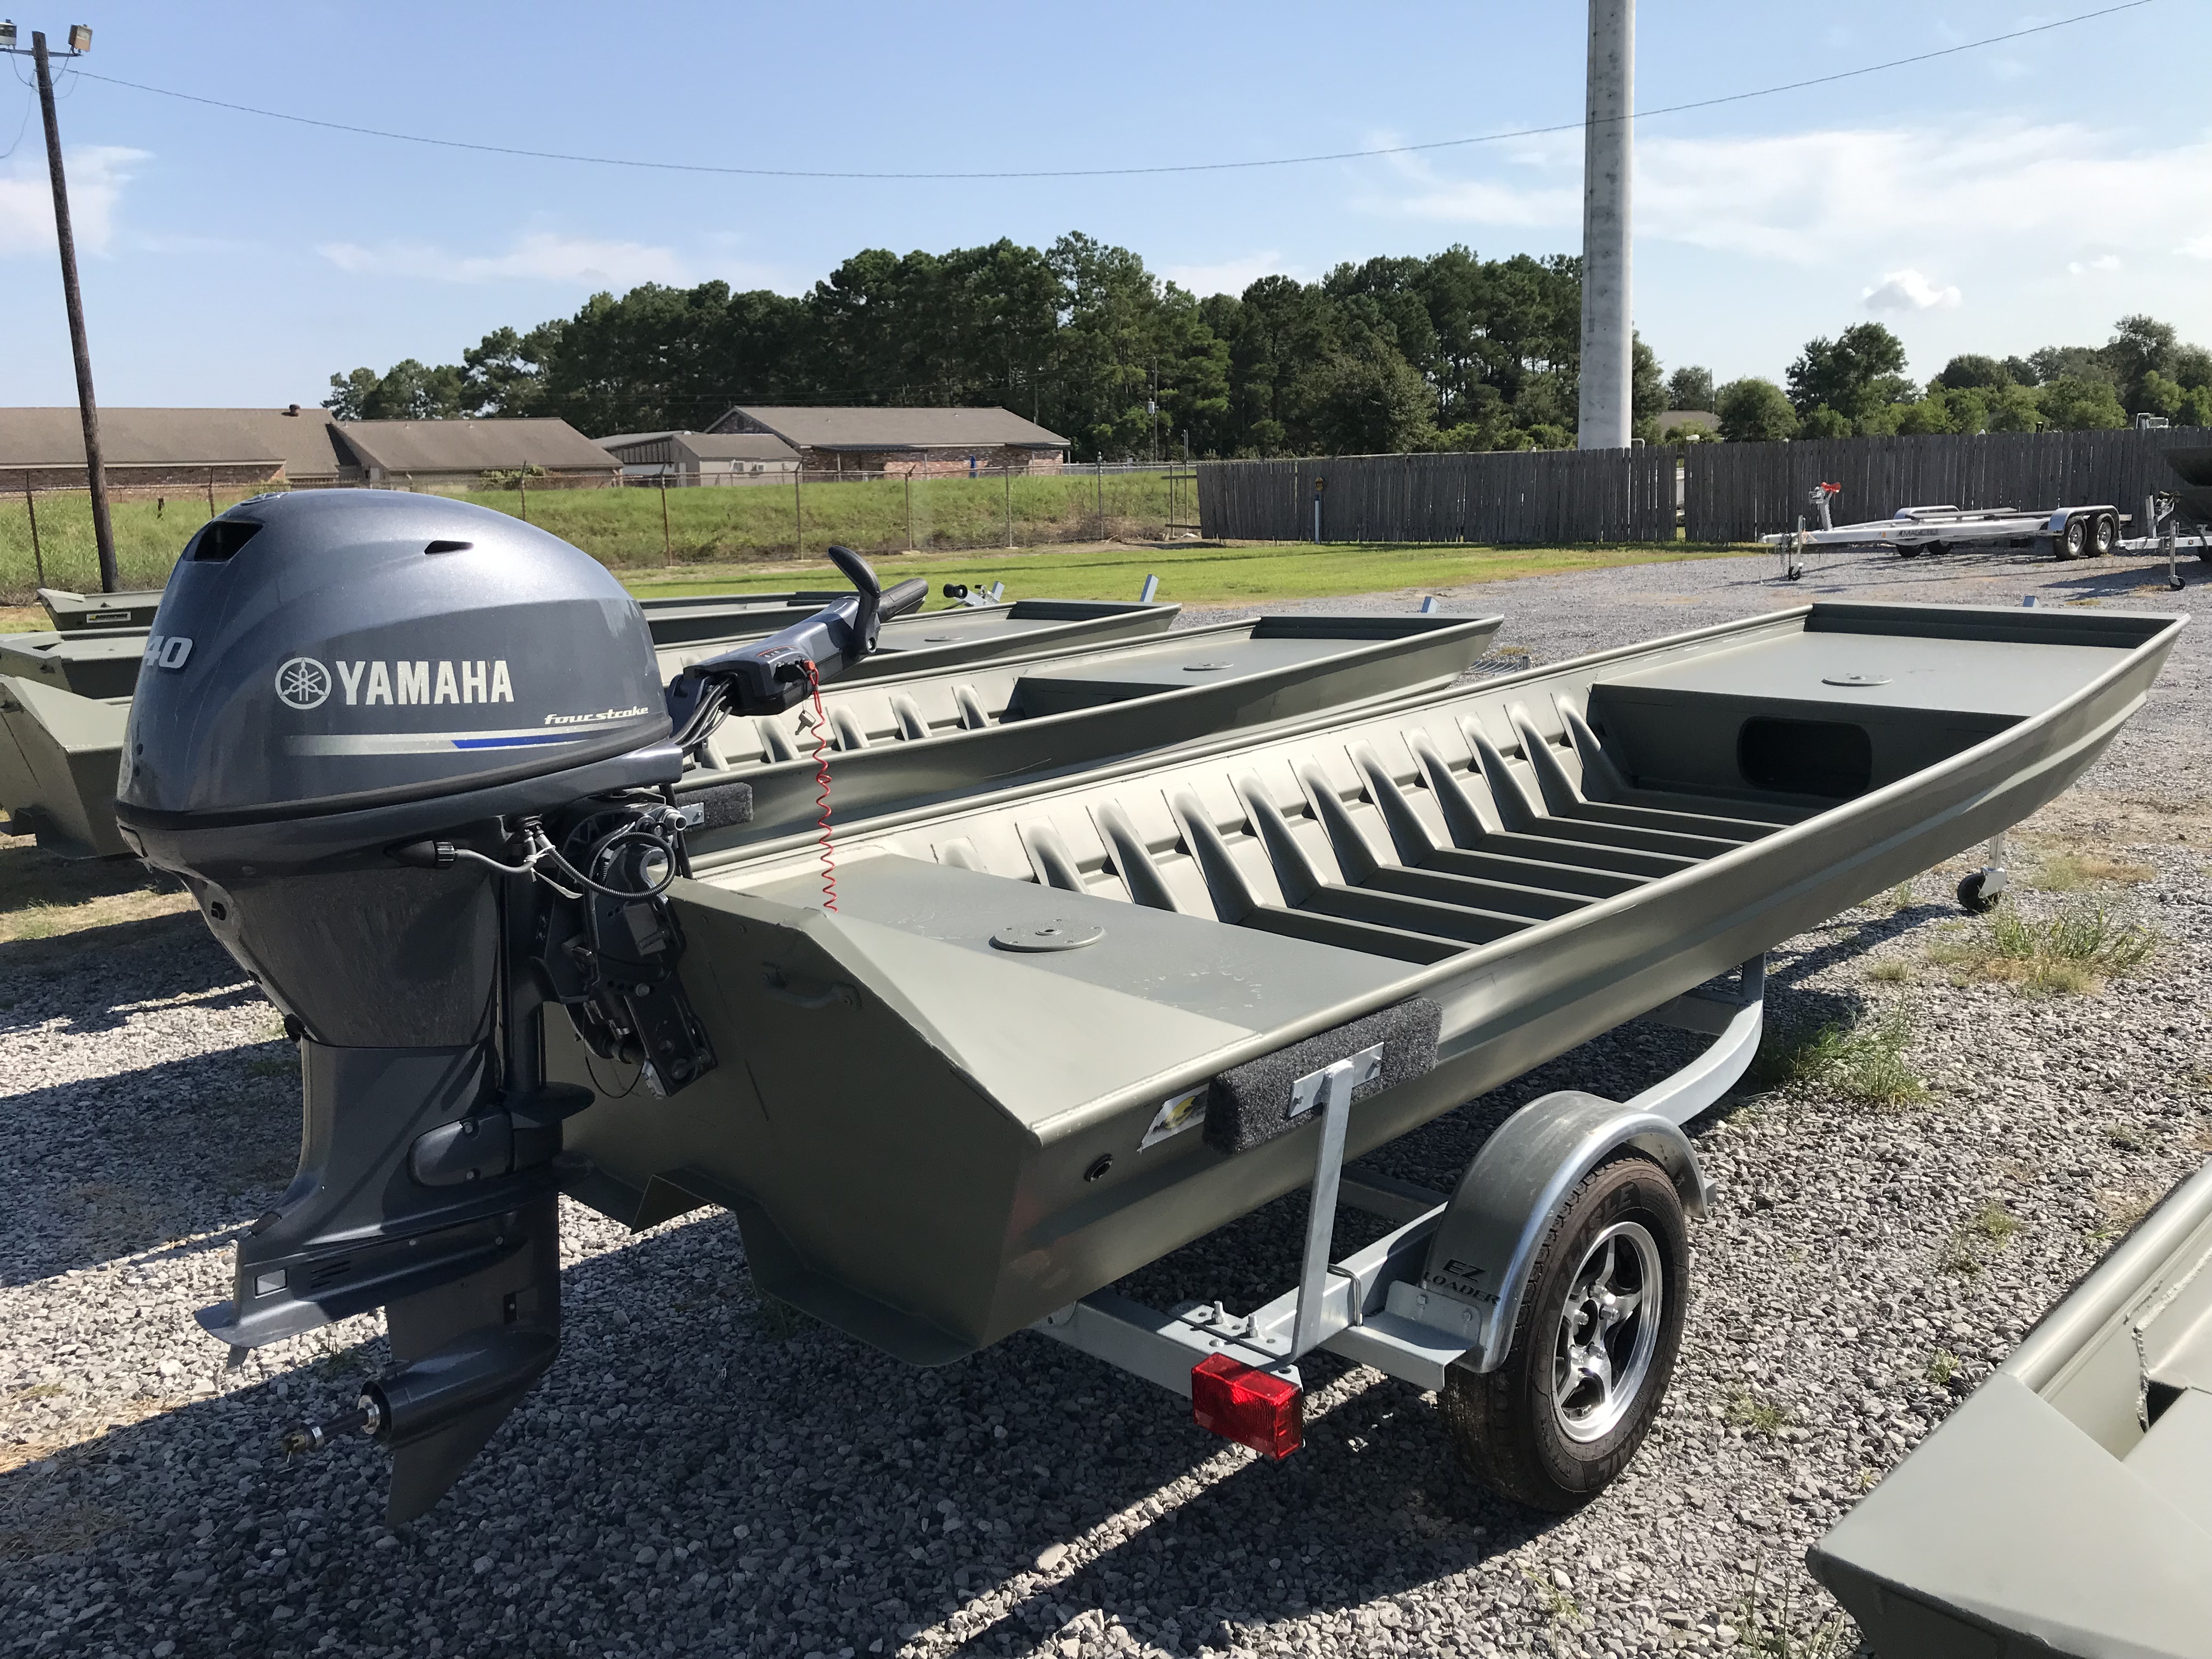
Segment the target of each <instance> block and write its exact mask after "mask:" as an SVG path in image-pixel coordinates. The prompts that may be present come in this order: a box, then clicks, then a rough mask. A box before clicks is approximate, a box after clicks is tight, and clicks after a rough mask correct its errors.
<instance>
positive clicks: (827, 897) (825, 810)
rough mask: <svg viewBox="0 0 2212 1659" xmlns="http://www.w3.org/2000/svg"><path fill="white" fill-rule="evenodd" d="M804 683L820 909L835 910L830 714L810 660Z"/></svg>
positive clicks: (819, 677)
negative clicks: (809, 693) (810, 711)
mask: <svg viewBox="0 0 2212 1659" xmlns="http://www.w3.org/2000/svg"><path fill="white" fill-rule="evenodd" d="M805 662H806V684H807V685H808V686H809V687H811V689H812V690H813V693H814V788H815V794H814V804H815V805H817V806H818V807H819V808H821V809H822V814H821V816H820V817H817V819H815V823H816V824H817V827H819V829H821V831H822V833H821V834H820V835H818V836H816V837H815V840H817V842H820V843H821V845H822V908H823V909H825V910H835V909H836V908H837V853H836V847H835V846H834V845H833V844H832V842H831V841H830V836H829V714H828V712H827V711H826V710H825V709H823V707H822V677H821V675H820V674H819V673H817V671H815V667H814V663H813V660H812V659H811V658H809V659H805Z"/></svg>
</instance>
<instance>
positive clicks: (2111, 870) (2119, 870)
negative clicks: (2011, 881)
mask: <svg viewBox="0 0 2212 1659" xmlns="http://www.w3.org/2000/svg"><path fill="white" fill-rule="evenodd" d="M2157 873H2158V872H2157V871H2155V870H2154V869H2152V868H2151V867H2150V866H2148V865H2147V864H2125V863H2122V862H2120V861H2119V860H2114V859H2108V858H2101V857H2099V856H2098V855H2097V854H2093V853H2057V854H2052V855H2051V857H2049V858H2046V859H2045V860H2043V861H2042V862H2041V863H2040V864H2039V865H2037V866H2036V867H2035V871H2034V872H2033V874H2032V875H2030V876H2029V877H2028V878H2027V881H2028V885H2029V886H2031V887H2039V888H2041V889H2042V890H2044V891H2045V892H2046V893H2071V892H2074V891H2076V890H2079V889H2081V888H2083V887H2087V886H2088V885H2090V884H2092V883H2093V882H2107V881H2108V882H2118V883H2122V884H2126V885H2129V886H2136V885H2140V884H2142V883H2143V882H2146V881H2148V880H2150V879H2151V878H2152V877H2154V876H2155V875H2156V874H2157Z"/></svg>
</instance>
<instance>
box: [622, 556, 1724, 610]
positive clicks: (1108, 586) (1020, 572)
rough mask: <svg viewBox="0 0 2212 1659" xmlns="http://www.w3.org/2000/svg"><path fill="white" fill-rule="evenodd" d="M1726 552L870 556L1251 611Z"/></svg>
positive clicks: (1072, 594) (914, 567) (1016, 591)
mask: <svg viewBox="0 0 2212 1659" xmlns="http://www.w3.org/2000/svg"><path fill="white" fill-rule="evenodd" d="M1728 551H1729V550H1725V549H1722V550H1715V549H1711V548H1699V549H1697V550H1694V551H1692V550H1674V551H1661V550H1655V549H1653V548H1651V547H1649V546H1643V545H1637V546H1626V547H1467V546H1456V545H1454V546H1441V547H1439V546H1432V545H1428V544H1419V545H1413V546H1395V545H1391V544H1383V543H1361V544H1357V545H1328V546H1321V547H1316V546H1314V545H1312V544H1310V543H1299V542H1291V543H1256V544H1246V545H1241V546H1236V547H1220V546H1192V547H1172V546H1170V547H1166V548H1147V547H1123V546H1115V545H1110V544H1109V545H1098V546H1086V547H1049V548H1038V549H1036V550H1021V549H1017V550H1013V551H1012V552H1009V551H1007V550H1004V549H999V550H991V551H987V552H975V553H908V554H902V555H898V556H894V557H888V558H880V559H878V560H877V561H876V567H877V574H879V575H880V576H882V578H883V579H884V584H885V585H886V586H889V585H890V583H892V582H896V581H903V580H906V579H907V578H908V576H926V577H927V578H928V580H929V584H930V594H931V603H932V604H933V605H934V604H940V603H942V600H941V599H939V597H938V595H939V592H940V591H941V590H942V588H943V586H944V585H945V583H946V582H965V583H967V584H968V585H969V586H971V587H975V586H981V587H987V586H990V585H991V584H992V583H993V582H994V581H1003V582H1005V583H1006V597H1007V598H1008V599H1135V598H1136V597H1137V594H1138V592H1139V590H1140V589H1141V588H1142V587H1143V586H1144V580H1145V578H1146V576H1148V575H1157V576H1158V578H1159V579H1160V590H1159V597H1160V598H1161V599H1170V600H1173V601H1175V602H1176V603H1177V604H1180V605H1260V604H1274V603H1281V602H1285V601H1288V600H1291V599H1333V598H1337V597H1340V596H1342V595H1345V594H1351V593H1376V592H1392V591H1394V590H1398V589H1405V588H1413V589H1418V590H1433V589H1437V588H1444V587H1455V586H1461V585H1462V584H1464V583H1468V582H1486V581H1503V580H1506V579H1508V578H1510V577H1514V576H1536V575H1543V574H1547V573H1549V572H1552V571H1555V570H1593V569H1601V568H1607V567H1611V566H1616V565H1632V564H1652V563H1656V562H1660V561H1662V560H1667V559H1685V558H1714V557H1719V556H1724V555H1725V554H1726V553H1727V552H1728ZM624 580H625V582H626V584H627V585H628V586H629V588H630V590H631V591H632V592H635V593H638V594H640V595H641V596H650V595H653V594H677V593H726V592H758V591H763V590H768V591H773V590H775V589H778V588H787V587H822V586H842V585H843V584H842V578H840V577H839V576H838V575H837V573H836V570H835V569H834V568H831V567H830V566H829V564H827V563H822V564H816V563H812V562H809V563H806V564H794V563H791V562H781V563H778V564H775V565H770V566H757V565H747V566H738V567H733V566H727V565H722V566H703V567H692V568H678V569H671V570H668V571H665V572H655V573H653V574H651V575H646V574H642V573H640V574H628V573H626V574H625V576H624Z"/></svg>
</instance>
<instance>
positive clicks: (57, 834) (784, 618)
mask: <svg viewBox="0 0 2212 1659" xmlns="http://www.w3.org/2000/svg"><path fill="white" fill-rule="evenodd" d="M769 597H770V598H771V599H774V600H775V601H776V603H775V604H773V605H768V606H764V607H761V606H746V605H736V606H732V607H731V608H729V609H726V610H713V609H709V608H706V607H707V605H709V604H719V603H720V601H713V602H702V604H701V606H700V607H698V608H694V607H692V606H691V605H690V602H689V601H684V602H671V604H670V605H669V607H668V608H665V609H664V610H662V611H659V612H655V611H653V610H651V609H650V608H648V607H647V606H641V607H640V609H641V610H642V611H644V612H645V616H646V620H647V627H648V628H649V629H651V630H652V632H653V642H654V645H655V647H657V651H658V654H659V661H660V666H661V671H662V676H663V678H670V677H672V676H674V675H676V674H678V673H680V672H682V671H683V670H684V668H686V667H687V666H689V665H690V664H692V663H694V662H697V661H701V660H702V659H705V658H708V657H710V656H713V655H714V654H715V653H718V652H721V651H726V650H727V649H728V648H729V647H731V646H732V645H733V644H736V643H738V642H739V641H744V640H749V639H757V638H759V637H761V636H762V635H765V634H767V633H769V632H772V631H773V630H774V629H778V628H783V627H787V626H789V625H790V623H792V622H793V620H794V619H795V618H797V617H806V616H811V615H812V614H813V612H814V611H815V610H817V609H819V607H818V606H800V607H796V608H794V607H790V606H787V605H784V604H783V603H782V601H784V600H786V599H793V598H804V597H805V596H804V595H792V594H775V595H771V596H769ZM1179 609H1180V607H1178V606H1176V605H1154V604H1139V603H1136V602H1128V603H1124V602H1121V601H1119V600H1092V599H1023V600H1018V601H1016V602H1014V603H1012V604H1011V605H984V606H972V607H969V606H962V607H956V608H954V609H951V610H948V611H929V612H927V613H924V614H921V615H918V616H911V617H897V618H895V619H893V620H892V621H890V622H887V623H884V628H883V634H882V638H881V642H880V646H879V653H878V655H875V656H872V657H871V658H869V659H868V660H867V661H866V663H865V664H863V665H861V666H860V669H859V670H858V671H856V676H855V677H856V678H866V677H869V676H871V675H879V674H884V673H893V674H897V673H916V672H924V671H938V672H945V671H950V670H952V669H954V668H957V667H959V666H962V665H967V664H987V663H993V662H999V661H1007V660H1013V659H1027V658H1030V657H1034V656H1040V655H1048V654H1051V653H1056V652H1063V651H1070V650H1075V649H1079V648H1081V647H1085V646H1092V645H1096V644H1098V643H1100V642H1103V641H1129V640H1139V639H1143V638H1146V637H1148V636H1150V635H1155V634H1161V633H1164V632H1165V631H1166V630H1167V629H1168V628H1169V626H1170V624H1171V623H1173V622H1174V620H1175V618H1176V614H1177V611H1179ZM709 624H711V625H712V626H714V627H716V628H719V629H721V630H722V631H721V632H720V634H719V635H714V636H712V637H707V636H702V634H701V633H700V632H699V631H698V630H699V629H703V628H706V627H707V626H708V625H709ZM664 635H669V636H671V637H664ZM151 637H152V636H151V635H149V634H148V633H145V632H141V631H137V630H135V629H99V630H94V631H90V632H86V633H80V634H60V633H52V632H49V633H40V634H16V635H0V806H5V807H6V808H7V809H8V811H9V823H11V824H12V825H13V826H14V833H15V834H17V835H31V836H36V837H37V838H38V841H39V844H40V846H41V847H43V848H46V849H48V850H49V851H52V852H56V853H58V854H61V855H62V856H64V858H118V857H121V856H123V855H125V854H127V853H128V852H129V851H130V849H129V848H127V847H125V845H124V843H123V840H122V838H121V836H119V835H118V833H117V831H116V828H115V814H114V802H115V778H116V769H117V763H118V759H119V757H120V755H121V752H122V744H123V733H124V729H125V726H126V725H127V724H128V722H129V720H130V716H131V690H132V689H133V688H134V687H135V686H136V685H137V679H138V671H139V667H140V665H141V664H142V662H143V659H144V658H145V656H146V654H147V649H148V642H149V640H150V639H151Z"/></svg>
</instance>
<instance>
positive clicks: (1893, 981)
mask: <svg viewBox="0 0 2212 1659" xmlns="http://www.w3.org/2000/svg"><path fill="white" fill-rule="evenodd" d="M1867 977H1868V978H1869V979H1870V980H1872V981H1875V983H1876V984H1877V985H1903V984H1905V983H1906V982H1907V981H1910V980H1911V977H1912V969H1911V967H1909V966H1908V965H1907V964H1906V963H1902V962H1900V961H1899V960H1898V959H1897V958H1896V957H1884V958H1883V959H1882V960H1881V961H1880V962H1877V963H1875V964H1874V966H1873V967H1871V968H1869V969H1867Z"/></svg>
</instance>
